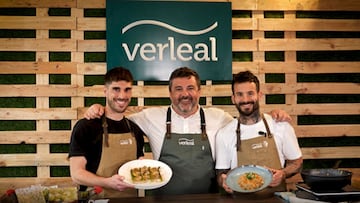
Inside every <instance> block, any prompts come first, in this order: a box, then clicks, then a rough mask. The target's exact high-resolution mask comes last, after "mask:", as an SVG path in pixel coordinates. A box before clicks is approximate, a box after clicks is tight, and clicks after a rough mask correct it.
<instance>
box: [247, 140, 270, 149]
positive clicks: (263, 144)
mask: <svg viewBox="0 0 360 203" xmlns="http://www.w3.org/2000/svg"><path fill="white" fill-rule="evenodd" d="M268 146H269V143H268V142H267V141H263V142H260V143H254V144H252V145H251V149H260V148H267V147H268Z"/></svg>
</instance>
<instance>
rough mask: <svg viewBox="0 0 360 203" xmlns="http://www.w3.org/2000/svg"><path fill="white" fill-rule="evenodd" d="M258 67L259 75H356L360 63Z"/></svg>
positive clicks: (272, 64)
mask: <svg viewBox="0 0 360 203" xmlns="http://www.w3.org/2000/svg"><path fill="white" fill-rule="evenodd" d="M241 65H242V64H240V65H239V66H241ZM258 65H259V72H260V73H285V74H287V73H307V74H318V73H357V72H359V67H360V62H347V61H344V62H336V61H335V62H261V63H259V64H258ZM233 69H234V68H233Z"/></svg>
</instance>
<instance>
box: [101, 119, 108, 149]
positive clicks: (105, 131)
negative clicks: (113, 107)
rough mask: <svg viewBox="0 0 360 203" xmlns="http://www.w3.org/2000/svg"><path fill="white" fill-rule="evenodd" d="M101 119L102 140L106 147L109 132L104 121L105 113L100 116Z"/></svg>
mask: <svg viewBox="0 0 360 203" xmlns="http://www.w3.org/2000/svg"><path fill="white" fill-rule="evenodd" d="M101 120H102V127H103V131H104V141H103V143H105V146H106V147H109V133H108V128H107V127H108V124H107V122H106V116H105V114H104V115H103V116H102V117H101Z"/></svg>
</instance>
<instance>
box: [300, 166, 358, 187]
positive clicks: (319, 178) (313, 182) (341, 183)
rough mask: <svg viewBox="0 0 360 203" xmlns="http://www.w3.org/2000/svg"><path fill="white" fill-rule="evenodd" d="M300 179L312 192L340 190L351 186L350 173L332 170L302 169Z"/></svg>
mask: <svg viewBox="0 0 360 203" xmlns="http://www.w3.org/2000/svg"><path fill="white" fill-rule="evenodd" d="M301 177H302V179H303V180H304V183H305V184H306V185H307V186H309V187H310V188H311V189H313V190H341V189H342V188H343V187H345V186H346V185H350V184H351V177H352V172H350V171H347V170H340V169H332V168H324V169H303V170H302V171H301Z"/></svg>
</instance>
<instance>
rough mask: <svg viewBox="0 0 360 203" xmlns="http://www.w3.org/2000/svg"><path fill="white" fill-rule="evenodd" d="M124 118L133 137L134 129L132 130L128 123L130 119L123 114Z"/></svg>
mask: <svg viewBox="0 0 360 203" xmlns="http://www.w3.org/2000/svg"><path fill="white" fill-rule="evenodd" d="M124 119H125V121H126V125H127V127H128V129H129V132H130V133H131V136H133V137H135V135H134V131H133V129H132V127H131V125H130V121H129V120H128V119H127V118H125V116H124Z"/></svg>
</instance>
